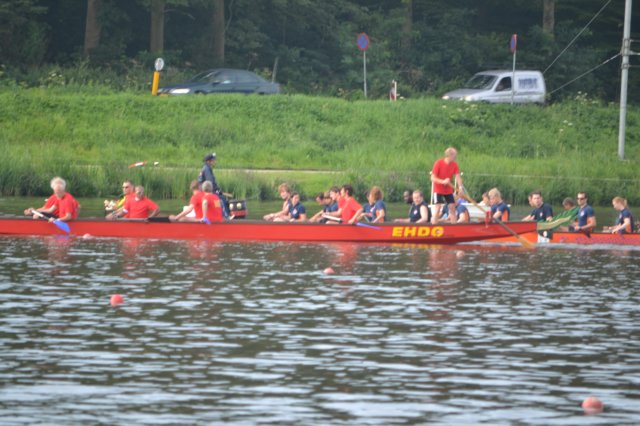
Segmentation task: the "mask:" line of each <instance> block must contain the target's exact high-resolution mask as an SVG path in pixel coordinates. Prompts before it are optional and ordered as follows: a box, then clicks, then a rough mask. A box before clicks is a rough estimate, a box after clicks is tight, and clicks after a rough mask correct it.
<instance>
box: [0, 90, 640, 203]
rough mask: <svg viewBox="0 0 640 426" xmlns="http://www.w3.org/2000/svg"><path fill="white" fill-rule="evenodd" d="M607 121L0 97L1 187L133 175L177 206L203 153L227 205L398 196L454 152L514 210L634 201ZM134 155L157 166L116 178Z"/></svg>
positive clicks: (220, 101)
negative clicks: (343, 191)
mask: <svg viewBox="0 0 640 426" xmlns="http://www.w3.org/2000/svg"><path fill="white" fill-rule="evenodd" d="M617 114H618V112H617V108H616V107H615V106H605V105H600V104H597V103H594V102H591V101H589V100H587V99H577V100H574V101H571V102H565V103H561V104H555V105H551V106H547V107H544V108H543V107H538V106H526V107H523V106H519V107H511V106H508V105H505V106H501V105H475V104H472V105H466V104H461V103H453V102H443V101H439V100H435V99H420V100H411V101H405V102H397V103H393V104H392V103H389V102H386V101H357V102H347V101H343V100H339V99H331V98H315V97H305V96H275V97H255V96H211V97H176V98H152V97H151V96H149V95H146V94H132V93H117V94H113V93H112V94H110V93H105V92H104V91H99V90H98V91H96V92H95V93H93V92H92V91H89V90H87V91H82V92H77V93H71V92H68V91H67V92H65V91H64V90H62V89H60V90H44V89H28V90H26V89H18V88H12V89H4V90H3V91H2V92H0V123H1V127H0V150H1V151H2V153H3V155H2V157H1V158H0V192H1V193H2V194H5V195H43V194H46V193H48V192H49V189H48V181H49V179H50V177H51V176H52V175H55V174H58V175H62V176H64V177H66V178H67V179H68V180H69V181H70V189H71V190H72V191H73V193H74V194H77V195H79V196H100V197H103V196H107V195H111V194H115V193H117V191H118V188H119V183H120V181H121V180H122V179H123V178H133V179H134V180H135V181H136V182H142V183H143V184H145V185H146V186H147V187H148V189H149V191H150V193H151V194H153V195H154V196H155V197H156V198H171V197H179V196H183V195H184V194H185V188H186V187H187V183H188V181H189V180H191V179H193V178H194V177H195V176H196V175H197V173H198V169H199V167H200V164H201V159H202V156H203V155H204V154H205V153H207V152H211V151H215V152H216V153H217V154H218V158H219V160H218V167H220V168H221V169H222V170H221V171H220V172H219V174H220V179H221V181H222V184H223V187H224V189H225V190H227V191H230V192H234V193H235V194H236V195H238V196H243V197H244V196H246V197H249V198H255V199H271V198H273V197H275V196H276V194H275V189H274V188H275V186H276V185H277V183H278V182H280V181H283V180H284V181H288V182H290V183H292V184H294V186H296V187H297V188H298V189H299V190H301V191H302V192H303V193H305V194H306V195H311V194H312V193H313V192H315V191H317V190H320V189H322V188H326V187H327V186H329V185H331V184H334V183H342V182H345V181H351V182H353V183H355V184H356V185H357V188H358V191H359V192H360V193H363V192H364V191H365V190H366V187H367V186H369V185H372V184H379V185H381V186H382V187H383V189H385V191H386V192H387V194H388V198H391V199H397V198H398V197H399V196H400V194H401V192H402V190H404V189H405V188H412V187H422V188H424V189H426V190H428V188H429V183H428V177H427V174H426V171H427V170H429V169H430V167H431V164H432V163H433V161H434V160H435V159H436V158H438V157H439V156H441V153H442V151H443V150H444V148H445V147H446V146H448V145H454V146H457V147H459V149H460V159H459V162H460V164H461V167H462V168H463V170H464V173H465V177H466V180H467V187H468V188H469V189H470V190H471V191H472V192H473V193H475V194H478V193H479V192H480V191H482V190H486V189H488V188H489V187H491V186H498V187H499V188H501V189H502V190H503V192H504V193H505V194H506V196H507V198H508V199H509V201H510V202H513V203H522V202H523V201H524V200H525V197H526V193H528V192H529V191H530V190H532V189H538V188H540V189H542V190H543V191H544V192H545V194H546V196H547V198H548V199H550V200H551V201H553V202H557V201H559V200H560V199H561V198H563V197H564V196H566V195H574V194H575V192H576V191H577V190H579V189H584V190H587V191H589V192H590V193H591V194H592V197H593V198H594V200H595V201H597V202H600V203H608V201H609V200H610V198H611V197H612V196H613V195H616V194H620V195H623V196H626V197H628V198H629V199H630V200H631V201H632V202H633V203H640V173H639V172H640V167H639V166H640V160H639V157H638V154H640V148H639V142H640V140H639V139H640V111H638V110H637V109H635V108H631V109H630V111H629V123H628V138H627V158H629V159H630V160H628V161H625V162H620V161H618V160H617V157H616V152H617V151H616V149H617V136H616V132H617V117H618V116H617ZM140 160H149V161H159V162H160V166H158V167H155V168H149V167H146V168H139V169H131V170H129V169H127V165H128V164H130V163H133V162H135V161H140ZM233 169H236V170H233ZM245 169H249V171H245ZM251 169H285V170H289V171H287V172H272V173H257V172H252V171H251ZM307 169H314V170H322V171H329V172H335V173H306V172H303V170H307Z"/></svg>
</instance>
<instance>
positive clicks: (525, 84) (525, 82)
mask: <svg viewBox="0 0 640 426" xmlns="http://www.w3.org/2000/svg"><path fill="white" fill-rule="evenodd" d="M537 88H538V79H537V78H519V79H518V89H520V90H535V89H537Z"/></svg>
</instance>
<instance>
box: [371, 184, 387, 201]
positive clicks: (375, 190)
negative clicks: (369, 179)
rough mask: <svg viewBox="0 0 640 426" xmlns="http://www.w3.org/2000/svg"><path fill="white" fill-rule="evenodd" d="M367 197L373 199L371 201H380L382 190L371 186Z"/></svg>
mask: <svg viewBox="0 0 640 426" xmlns="http://www.w3.org/2000/svg"><path fill="white" fill-rule="evenodd" d="M369 195H371V196H372V197H373V199H374V200H376V201H380V200H382V197H383V196H384V195H383V194H382V189H380V187H379V186H373V187H372V188H371V191H369Z"/></svg>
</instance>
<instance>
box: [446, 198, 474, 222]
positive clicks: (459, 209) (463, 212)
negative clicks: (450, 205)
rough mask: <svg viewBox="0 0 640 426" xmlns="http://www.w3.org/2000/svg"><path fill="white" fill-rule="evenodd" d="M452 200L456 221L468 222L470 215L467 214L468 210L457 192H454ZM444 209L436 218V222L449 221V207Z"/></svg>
mask: <svg viewBox="0 0 640 426" xmlns="http://www.w3.org/2000/svg"><path fill="white" fill-rule="evenodd" d="M454 200H455V202H456V223H469V222H470V221H471V215H470V214H469V210H468V209H467V207H466V206H465V205H464V201H463V200H462V198H460V196H459V195H458V194H454ZM442 210H444V214H443V215H442V217H441V218H440V220H438V222H442V223H446V222H450V221H449V211H448V210H449V209H442Z"/></svg>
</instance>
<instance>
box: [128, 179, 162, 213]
mask: <svg viewBox="0 0 640 426" xmlns="http://www.w3.org/2000/svg"><path fill="white" fill-rule="evenodd" d="M159 212H160V208H159V207H158V205H157V204H156V203H154V202H153V201H151V200H150V199H149V198H147V197H145V195H144V187H143V186H140V185H138V186H136V196H135V197H134V198H130V199H128V200H127V201H125V203H124V207H123V209H122V213H124V214H125V215H126V217H127V219H148V218H150V217H154V216H156V215H157V214H158V213H159Z"/></svg>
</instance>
